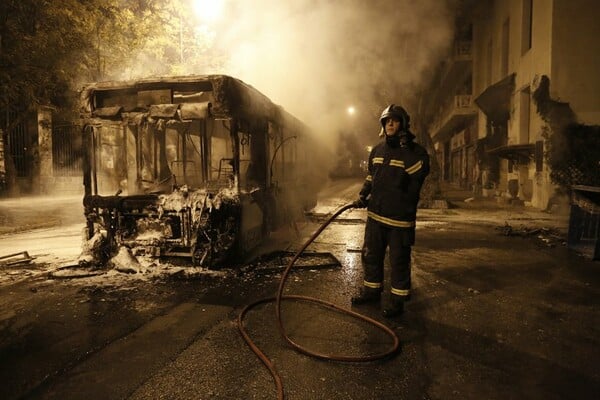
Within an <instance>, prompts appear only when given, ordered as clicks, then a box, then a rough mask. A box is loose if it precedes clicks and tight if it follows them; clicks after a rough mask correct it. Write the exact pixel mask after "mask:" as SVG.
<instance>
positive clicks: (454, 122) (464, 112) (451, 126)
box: [430, 94, 477, 142]
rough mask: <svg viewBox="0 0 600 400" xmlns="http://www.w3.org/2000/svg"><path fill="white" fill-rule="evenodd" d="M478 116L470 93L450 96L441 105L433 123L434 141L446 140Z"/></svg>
mask: <svg viewBox="0 0 600 400" xmlns="http://www.w3.org/2000/svg"><path fill="white" fill-rule="evenodd" d="M476 116H477V109H476V108H475V106H474V104H473V98H472V96H471V95H470V94H459V95H455V96H452V97H450V99H449V101H447V102H446V103H445V104H443V105H442V106H440V108H439V112H438V113H437V118H436V119H435V120H434V121H433V124H431V127H430V132H431V137H432V139H433V141H434V142H444V141H446V140H448V139H449V138H450V137H451V136H452V135H453V134H454V133H457V132H458V131H460V130H462V129H464V128H466V126H467V125H468V124H469V123H470V122H471V121H472V120H473V118H475V117H476Z"/></svg>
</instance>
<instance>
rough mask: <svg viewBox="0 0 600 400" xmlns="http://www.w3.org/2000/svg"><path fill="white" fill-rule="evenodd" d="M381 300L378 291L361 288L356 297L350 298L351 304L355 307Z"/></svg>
mask: <svg viewBox="0 0 600 400" xmlns="http://www.w3.org/2000/svg"><path fill="white" fill-rule="evenodd" d="M380 299H381V291H380V290H379V289H371V288H362V289H361V291H360V292H359V294H358V295H357V296H354V297H352V304H353V305H355V306H357V305H360V304H366V303H375V302H377V301H379V300H380Z"/></svg>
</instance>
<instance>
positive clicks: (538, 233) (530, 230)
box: [496, 222, 567, 247]
mask: <svg viewBox="0 0 600 400" xmlns="http://www.w3.org/2000/svg"><path fill="white" fill-rule="evenodd" d="M496 230H499V231H500V233H501V234H502V235H504V236H519V237H523V238H527V237H533V238H535V239H537V240H538V242H540V243H541V244H544V245H546V246H548V247H555V246H557V245H562V246H566V244H567V241H566V238H565V235H564V234H563V233H561V232H560V231H559V230H558V229H555V228H544V227H528V226H524V225H523V226H521V227H519V228H514V227H513V226H512V225H510V224H509V223H508V222H505V223H504V225H503V226H497V227H496Z"/></svg>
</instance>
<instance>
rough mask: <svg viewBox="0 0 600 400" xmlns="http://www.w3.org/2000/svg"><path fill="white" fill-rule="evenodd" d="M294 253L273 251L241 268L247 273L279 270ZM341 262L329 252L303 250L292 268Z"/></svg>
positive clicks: (318, 266) (338, 264) (325, 265)
mask: <svg viewBox="0 0 600 400" xmlns="http://www.w3.org/2000/svg"><path fill="white" fill-rule="evenodd" d="M295 254H296V253H295V252H291V251H274V252H272V253H269V254H265V255H263V256H261V257H259V258H257V259H256V260H255V261H254V262H252V263H250V264H248V265H247V266H246V267H245V268H243V269H242V270H241V273H247V272H250V271H254V270H260V272H263V273H264V272H280V271H282V270H283V269H284V268H285V267H287V266H288V265H289V263H290V261H291V260H292V258H293V257H294V255H295ZM341 266H342V264H341V262H340V260H338V259H337V258H336V257H335V256H334V255H333V254H331V253H329V252H311V251H309V252H307V251H305V252H303V253H302V254H301V255H300V257H298V259H297V260H296V262H295V263H294V268H293V269H311V270H312V269H314V270H316V269H325V268H337V267H341Z"/></svg>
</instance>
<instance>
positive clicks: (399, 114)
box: [379, 104, 410, 131]
mask: <svg viewBox="0 0 600 400" xmlns="http://www.w3.org/2000/svg"><path fill="white" fill-rule="evenodd" d="M389 117H394V118H397V119H398V120H399V121H400V131H408V128H410V116H409V115H408V113H407V112H406V110H405V109H404V108H402V107H400V106H398V105H396V104H390V105H389V106H387V107H386V108H385V110H383V112H382V113H381V118H379V122H380V123H381V126H382V128H384V129H385V122H386V120H387V119H388V118H389Z"/></svg>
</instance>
